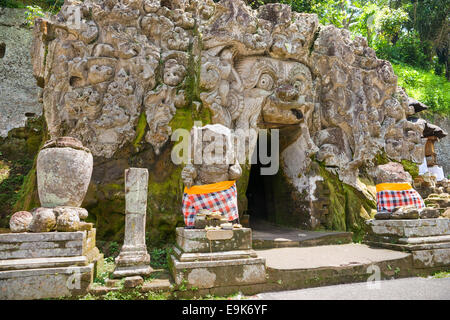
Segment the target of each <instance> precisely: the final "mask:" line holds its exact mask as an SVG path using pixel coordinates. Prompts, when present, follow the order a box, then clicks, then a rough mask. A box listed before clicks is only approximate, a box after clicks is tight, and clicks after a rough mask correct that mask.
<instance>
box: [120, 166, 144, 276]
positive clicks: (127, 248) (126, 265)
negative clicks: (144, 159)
mask: <svg viewBox="0 0 450 320" xmlns="http://www.w3.org/2000/svg"><path fill="white" fill-rule="evenodd" d="M147 189H148V170H147V169H142V168H130V169H127V170H125V238H124V243H123V246H122V249H121V250H120V254H119V256H118V257H117V258H116V269H115V270H114V272H113V274H112V276H113V277H114V278H121V277H128V276H133V275H148V274H150V273H151V272H152V271H153V269H152V268H151V267H150V255H149V254H148V252H147V246H146V245H145V217H146V211H147V210H146V209H147Z"/></svg>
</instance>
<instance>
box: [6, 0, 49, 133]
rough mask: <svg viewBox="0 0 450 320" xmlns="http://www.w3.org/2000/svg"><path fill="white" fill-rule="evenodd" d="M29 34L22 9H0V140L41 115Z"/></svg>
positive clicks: (30, 32) (30, 33)
mask: <svg viewBox="0 0 450 320" xmlns="http://www.w3.org/2000/svg"><path fill="white" fill-rule="evenodd" d="M32 38H33V34H32V30H31V28H30V27H28V26H27V25H26V19H25V10H24V9H10V8H0V39H1V40H2V42H5V44H6V51H5V56H4V57H3V58H2V59H0V137H1V138H5V137H6V136H7V135H8V132H9V131H10V130H11V129H14V128H19V127H24V126H25V123H26V120H27V119H28V118H30V117H34V116H39V115H41V114H42V104H41V103H39V101H38V94H39V91H40V89H39V87H38V86H36V80H35V79H34V77H33V69H32V65H31V57H30V48H31V42H32Z"/></svg>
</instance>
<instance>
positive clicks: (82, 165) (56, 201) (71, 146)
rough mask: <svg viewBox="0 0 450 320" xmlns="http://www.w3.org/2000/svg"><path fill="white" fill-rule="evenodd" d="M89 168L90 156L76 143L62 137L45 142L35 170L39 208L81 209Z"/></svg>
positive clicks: (76, 140) (75, 140) (88, 177)
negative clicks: (65, 207)
mask: <svg viewBox="0 0 450 320" xmlns="http://www.w3.org/2000/svg"><path fill="white" fill-rule="evenodd" d="M92 168H93V158H92V153H91V152H90V150H89V149H88V148H85V147H83V144H82V143H81V141H79V140H78V139H75V138H72V137H61V138H57V139H52V140H49V141H47V142H46V143H45V144H44V146H43V147H42V149H41V151H40V152H39V154H38V158H37V166H36V174H37V185H38V193H39V200H40V202H41V206H43V207H47V208H54V207H57V206H71V207H79V206H81V203H82V202H83V199H84V197H85V195H86V192H87V189H88V186H89V182H90V180H91V176H92Z"/></svg>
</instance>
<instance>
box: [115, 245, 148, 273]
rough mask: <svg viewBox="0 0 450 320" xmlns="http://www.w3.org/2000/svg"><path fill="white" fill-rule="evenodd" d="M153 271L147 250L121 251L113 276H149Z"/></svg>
mask: <svg viewBox="0 0 450 320" xmlns="http://www.w3.org/2000/svg"><path fill="white" fill-rule="evenodd" d="M152 272H153V269H152V268H151V267H150V255H149V254H148V253H147V251H121V252H120V254H119V256H118V257H117V258H116V268H115V270H114V272H113V273H112V275H111V277H112V278H123V277H130V276H148V275H149V274H151V273H152Z"/></svg>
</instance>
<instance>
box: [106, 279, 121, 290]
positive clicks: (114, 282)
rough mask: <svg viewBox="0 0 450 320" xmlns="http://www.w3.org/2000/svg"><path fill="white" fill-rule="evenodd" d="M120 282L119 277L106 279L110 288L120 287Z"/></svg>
mask: <svg viewBox="0 0 450 320" xmlns="http://www.w3.org/2000/svg"><path fill="white" fill-rule="evenodd" d="M119 284H120V280H119V279H106V280H105V285H106V286H107V287H108V288H116V287H118V286H119Z"/></svg>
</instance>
